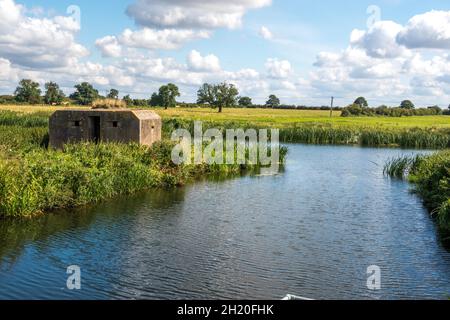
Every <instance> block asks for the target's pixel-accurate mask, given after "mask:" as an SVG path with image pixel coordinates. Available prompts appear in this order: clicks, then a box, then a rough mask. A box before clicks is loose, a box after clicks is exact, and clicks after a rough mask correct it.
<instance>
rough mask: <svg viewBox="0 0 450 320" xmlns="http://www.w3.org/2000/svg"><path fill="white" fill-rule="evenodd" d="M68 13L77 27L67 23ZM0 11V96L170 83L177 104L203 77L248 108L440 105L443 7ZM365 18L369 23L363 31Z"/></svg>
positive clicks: (347, 4)
mask: <svg viewBox="0 0 450 320" xmlns="http://www.w3.org/2000/svg"><path fill="white" fill-rule="evenodd" d="M71 5H76V6H78V7H79V9H80V12H81V20H80V21H76V23H78V25H77V26H74V25H70V26H69V27H68V26H67V21H69V19H74V20H76V17H75V16H74V15H72V14H71V13H67V8H68V7H69V6H71ZM374 6H376V7H374ZM0 8H2V11H3V12H0V19H1V18H2V15H5V17H14V20H11V18H9V19H10V20H11V21H10V22H9V26H8V25H6V24H4V25H2V24H1V22H0V66H3V72H0V92H2V93H10V91H11V90H13V89H14V87H15V85H16V81H17V80H18V79H19V78H21V77H25V76H28V77H33V78H35V79H36V80H37V81H39V82H40V83H42V84H43V83H44V82H45V81H48V80H56V81H58V82H60V83H61V86H62V87H63V89H64V90H65V91H66V92H70V91H71V90H72V89H71V88H72V87H73V85H74V84H75V83H76V82H78V81H90V82H92V83H94V85H95V86H96V87H98V88H99V89H100V90H101V91H106V90H108V89H109V88H111V87H115V88H118V89H119V90H120V91H121V92H122V94H126V93H130V94H132V95H134V96H137V97H148V96H150V95H151V93H152V91H155V90H156V89H157V88H158V86H160V85H161V84H163V83H167V82H174V83H176V84H177V85H179V86H180V88H181V91H182V99H183V100H186V101H194V100H195V92H196V89H197V88H198V86H199V85H200V84H201V83H203V82H205V81H208V82H219V81H228V82H232V83H235V84H236V85H237V86H238V87H239V89H240V91H241V93H242V94H243V95H249V96H251V97H253V99H254V101H255V102H259V103H262V102H264V101H265V99H266V97H267V96H268V95H269V94H271V93H275V94H277V95H279V96H280V97H281V98H282V101H283V102H285V103H292V104H310V105H322V104H326V103H328V102H327V101H328V100H329V99H328V97H329V96H331V95H334V96H336V97H338V103H339V104H340V105H344V104H349V103H351V102H352V100H353V99H354V97H357V96H359V95H366V96H367V97H368V98H369V100H370V101H369V102H370V103H371V104H372V105H374V106H375V105H379V104H390V105H395V104H398V103H399V99H403V98H409V99H413V100H415V101H417V104H419V105H423V106H426V105H432V104H440V105H441V106H446V105H448V104H449V103H450V90H449V89H448V87H450V85H449V84H450V75H449V72H450V58H449V56H448V55H449V53H450V51H449V50H450V34H449V33H450V31H447V30H450V3H449V2H448V1H438V0H432V1H422V0H383V1H374V0H372V1H360V0H359V1H356V0H343V1H333V0H317V1H293V0H283V1H281V0H273V1H270V0H243V1H237V0H228V1H218V0H212V1H209V2H207V3H205V2H204V1H199V0H183V1H182V0H166V1H164V0H153V1H152V0H126V1H87V0H86V1H85V0H83V1H74V0H72V1H66V0H60V1H44V0H34V1H28V0H22V1H19V0H15V1H14V0H0ZM368 8H372V9H371V10H369V11H370V12H369V13H368V12H367V10H368ZM373 8H375V9H373ZM373 10H375V11H373ZM433 10H434V11H433ZM7 11H9V12H7ZM16 11H17V12H16ZM127 11H128V13H127ZM180 12H181V13H180ZM374 12H379V18H380V19H375V20H373V23H371V24H369V25H368V21H372V20H371V19H372V18H373V17H376V15H374V14H373V13H374ZM61 17H63V18H61ZM69 22H70V21H69ZM14 23H16V24H17V26H16V28H15V31H14V32H13V33H14V34H15V35H14V36H15V37H17V38H18V39H17V40H15V39H14V36H11V32H12V31H10V30H9V29H8V28H11V26H12V25H14ZM21 28H23V32H21ZM33 28H36V29H33ZM263 29H264V30H265V31H266V32H265V33H264V32H263ZM126 30H128V34H126V32H125V31H126ZM33 32H34V33H35V34H34V35H35V36H33ZM351 38H352V41H351ZM33 39H35V40H36V39H39V40H40V41H41V43H35V42H37V40H36V41H33ZM55 39H57V40H55ZM8 41H10V42H8ZM43 42H44V43H43ZM17 43H19V44H20V45H18V44H17ZM20 46H23V48H24V49H23V48H22V47H20ZM31 48H33V49H34V51H33V52H31ZM21 49H22V51H20V50H21ZM28 49H30V50H29V51H28Z"/></svg>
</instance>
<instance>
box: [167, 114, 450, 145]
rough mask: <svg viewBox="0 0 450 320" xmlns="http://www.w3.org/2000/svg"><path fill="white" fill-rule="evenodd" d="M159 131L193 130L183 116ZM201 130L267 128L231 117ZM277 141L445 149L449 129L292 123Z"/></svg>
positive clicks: (210, 123)
mask: <svg viewBox="0 0 450 320" xmlns="http://www.w3.org/2000/svg"><path fill="white" fill-rule="evenodd" d="M163 122H164V125H163V128H164V129H163V130H164V131H163V135H164V136H165V137H170V134H171V133H172V131H173V130H174V129H178V128H183V129H187V130H189V131H190V132H191V133H193V131H194V121H191V120H185V119H164V121H163ZM202 125H203V130H207V129H209V128H218V129H223V130H225V129H236V128H242V129H270V128H272V126H271V125H270V124H269V125H268V126H267V127H262V126H261V125H260V124H257V125H256V124H252V123H244V122H235V121H220V122H219V121H206V122H202ZM279 130H280V141H281V142H286V143H295V142H296V143H307V144H336V145H340V144H342V145H349V144H351V145H361V146H372V147H380V146H389V147H401V148H415V149H445V148H447V147H450V132H449V131H448V130H446V129H440V130H431V129H421V128H412V129H404V128H402V129H395V128H388V127H367V128H365V127H359V126H355V127H354V128H352V127H341V126H327V125H320V124H301V125H297V124H293V125H292V127H281V128H279Z"/></svg>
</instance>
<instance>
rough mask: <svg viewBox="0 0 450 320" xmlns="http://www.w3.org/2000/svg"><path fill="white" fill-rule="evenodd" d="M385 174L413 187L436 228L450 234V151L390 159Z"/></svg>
mask: <svg viewBox="0 0 450 320" xmlns="http://www.w3.org/2000/svg"><path fill="white" fill-rule="evenodd" d="M384 171H385V174H387V175H389V176H391V177H395V178H407V179H408V180H409V181H410V182H412V183H413V184H414V186H415V192H417V194H419V195H420V196H421V197H422V198H423V200H424V203H425V205H426V206H427V207H428V208H429V209H430V211H431V213H432V215H433V216H434V217H435V218H436V221H437V223H438V225H439V227H440V228H442V229H444V230H445V231H446V232H448V233H450V151H449V150H445V151H440V152H436V153H435V154H432V155H429V156H414V157H412V156H405V157H400V158H396V159H392V160H391V161H389V162H388V163H387V164H386V166H385V170H384Z"/></svg>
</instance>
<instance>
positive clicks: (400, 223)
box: [0, 144, 450, 299]
mask: <svg viewBox="0 0 450 320" xmlns="http://www.w3.org/2000/svg"><path fill="white" fill-rule="evenodd" d="M413 152H414V151H408V150H399V149H372V148H359V147H347V146H312V145H301V144H292V145H289V155H288V162H287V164H286V166H285V170H284V171H283V172H282V173H280V174H278V175H274V176H246V177H240V178H235V179H229V180H205V181H197V182H194V183H192V184H189V185H187V186H185V187H182V188H177V189H172V190H152V191H149V192H145V193H142V194H139V195H134V196H131V197H122V198H118V199H113V200H110V201H106V202H104V203H101V204H98V205H95V206H92V207H89V208H84V209H77V210H72V211H71V212H58V213H52V214H47V215H45V216H42V217H39V218H37V219H33V220H30V221H1V222H0V299H235V298H237V299H281V298H283V297H284V296H285V295H286V294H295V295H300V296H304V297H309V298H312V299H407V298H408V299H409V298H412V299H446V298H447V297H448V296H450V253H449V252H448V251H447V250H445V248H444V247H443V245H442V243H441V241H440V239H439V235H438V232H437V230H436V226H435V223H434V222H433V221H432V219H431V218H430V216H429V213H428V212H427V210H426V209H425V208H424V207H423V205H422V202H421V200H420V199H419V198H418V197H417V196H415V195H414V194H412V193H411V192H410V189H411V185H409V184H408V183H406V182H403V181H398V180H391V179H388V178H386V177H384V176H383V164H384V163H385V161H386V160H387V159H389V158H391V157H394V156H398V155H401V154H411V153H413ZM416 152H417V151H416ZM70 265H77V266H79V267H80V270H81V290H69V289H67V287H66V280H67V277H68V274H66V269H67V267H68V266H70ZM373 265H375V266H378V267H379V269H380V272H381V279H380V281H381V282H380V284H381V289H380V290H375V291H373V290H369V289H368V287H367V278H368V276H369V275H368V274H367V268H368V267H369V266H373Z"/></svg>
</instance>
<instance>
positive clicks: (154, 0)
mask: <svg viewBox="0 0 450 320" xmlns="http://www.w3.org/2000/svg"><path fill="white" fill-rule="evenodd" d="M270 4H271V0H229V1H227V2H225V3H224V2H223V1H222V0H208V1H204V0H137V1H136V2H135V3H133V4H131V5H130V6H129V7H128V9H127V14H128V15H129V16H130V17H132V18H133V19H134V20H135V21H136V23H137V24H139V25H141V26H146V27H156V28H230V29H234V28H237V27H240V26H241V24H242V18H243V16H244V14H245V13H246V12H247V11H248V10H251V9H257V8H261V7H264V6H268V5H270Z"/></svg>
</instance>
